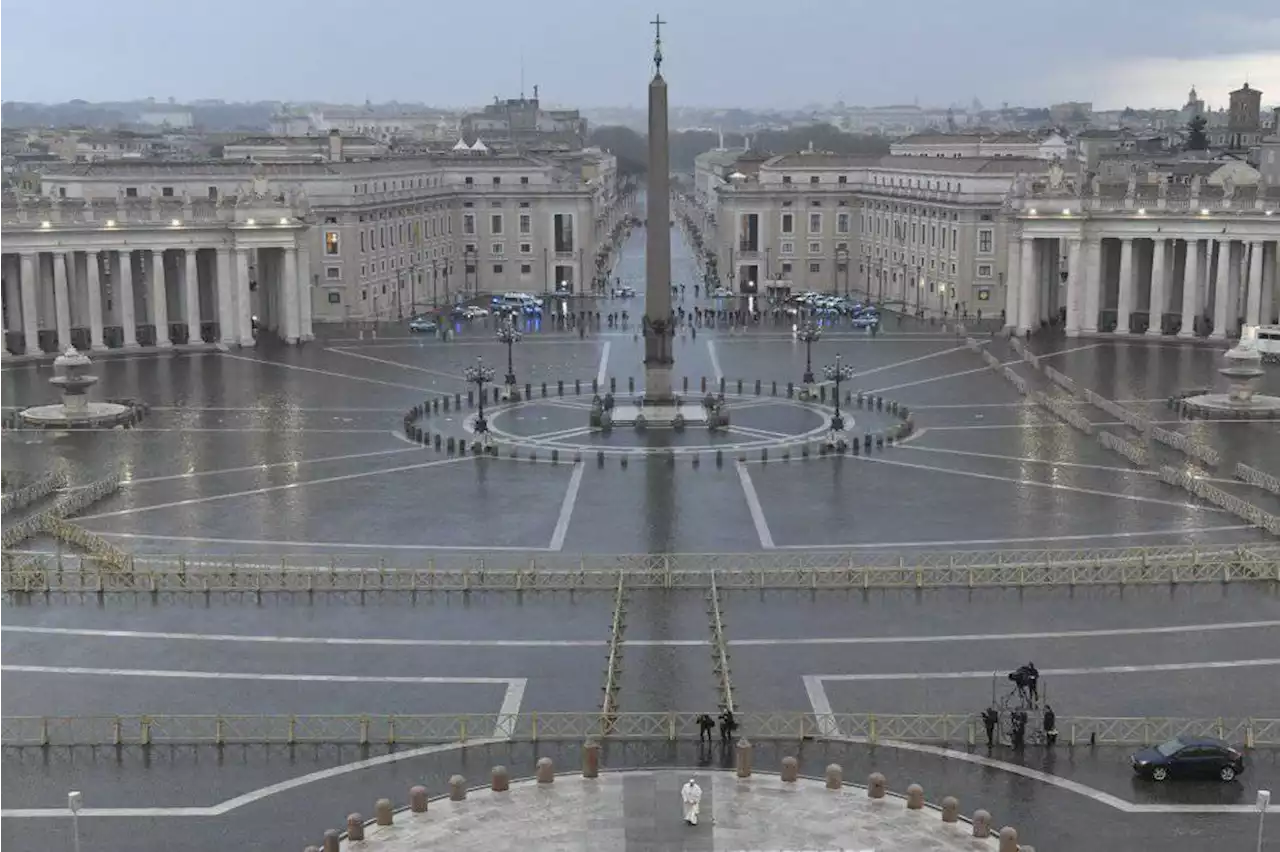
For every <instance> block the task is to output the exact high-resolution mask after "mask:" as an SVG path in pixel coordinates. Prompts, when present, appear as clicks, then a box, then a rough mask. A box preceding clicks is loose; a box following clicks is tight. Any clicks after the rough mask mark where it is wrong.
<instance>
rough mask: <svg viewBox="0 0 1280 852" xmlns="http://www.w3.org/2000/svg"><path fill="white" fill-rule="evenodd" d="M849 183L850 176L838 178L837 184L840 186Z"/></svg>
mask: <svg viewBox="0 0 1280 852" xmlns="http://www.w3.org/2000/svg"><path fill="white" fill-rule="evenodd" d="M848 182H849V176H848V175H840V177H838V178H836V183H838V184H841V185H844V184H846V183H848Z"/></svg>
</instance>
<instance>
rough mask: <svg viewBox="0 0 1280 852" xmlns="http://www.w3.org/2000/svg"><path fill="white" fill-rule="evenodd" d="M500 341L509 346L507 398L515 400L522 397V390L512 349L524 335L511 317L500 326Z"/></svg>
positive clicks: (498, 335) (498, 334)
mask: <svg viewBox="0 0 1280 852" xmlns="http://www.w3.org/2000/svg"><path fill="white" fill-rule="evenodd" d="M497 337H498V341H499V342H500V343H505V344H506V346H507V375H506V385H507V399H508V400H510V401H512V402H515V401H516V400H518V399H519V398H520V392H519V391H518V390H517V389H516V370H515V367H514V366H513V365H512V358H511V350H512V348H513V347H514V346H515V345H516V344H517V343H519V342H520V339H521V338H522V337H524V335H523V334H521V333H520V329H518V328H516V325H515V321H514V320H513V319H511V318H510V317H508V318H507V321H506V322H504V323H503V324H502V325H500V326H498V333H497Z"/></svg>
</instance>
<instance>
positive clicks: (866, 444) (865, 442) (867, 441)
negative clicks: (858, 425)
mask: <svg viewBox="0 0 1280 852" xmlns="http://www.w3.org/2000/svg"><path fill="white" fill-rule="evenodd" d="M862 448H863V449H864V450H867V451H868V452H870V450H871V433H870V432H868V433H866V434H865V435H863V437H862Z"/></svg>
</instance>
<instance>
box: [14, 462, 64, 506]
mask: <svg viewBox="0 0 1280 852" xmlns="http://www.w3.org/2000/svg"><path fill="white" fill-rule="evenodd" d="M69 482H70V479H69V478H68V476H67V472H66V471H65V470H55V471H52V472H50V473H46V474H43V475H42V476H40V477H39V478H38V479H36V480H35V481H34V482H32V483H31V484H29V485H24V486H23V487H21V488H18V489H17V490H15V491H10V492H9V493H7V494H5V495H4V496H3V497H2V498H0V512H12V511H13V510H14V509H22V508H25V507H27V506H30V505H31V504H32V503H34V502H36V501H37V500H39V499H41V498H43V497H47V496H48V495H49V494H51V493H52V492H54V491H57V490H58V489H59V488H66V487H67V484H68V483H69Z"/></svg>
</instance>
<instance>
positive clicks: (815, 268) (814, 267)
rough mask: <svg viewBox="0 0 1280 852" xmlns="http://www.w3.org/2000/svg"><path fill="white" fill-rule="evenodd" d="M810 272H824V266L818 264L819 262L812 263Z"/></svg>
mask: <svg viewBox="0 0 1280 852" xmlns="http://www.w3.org/2000/svg"><path fill="white" fill-rule="evenodd" d="M809 271H810V272H821V271H822V264H821V263H818V262H817V261H814V262H812V263H810V264H809Z"/></svg>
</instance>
